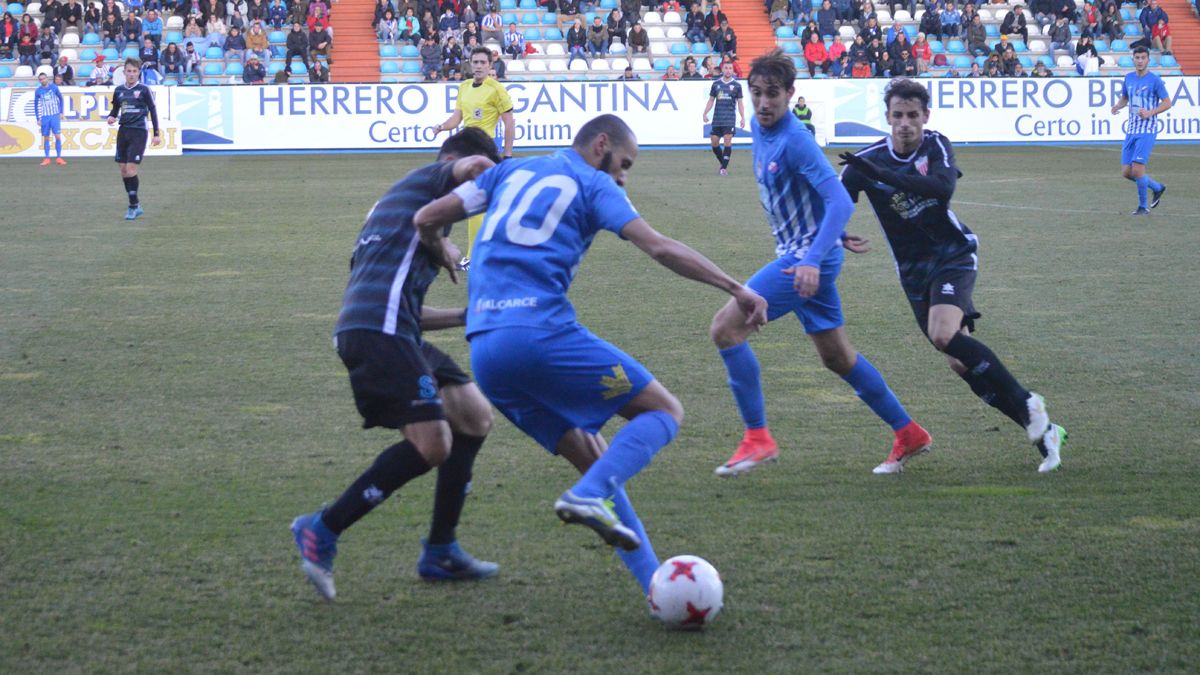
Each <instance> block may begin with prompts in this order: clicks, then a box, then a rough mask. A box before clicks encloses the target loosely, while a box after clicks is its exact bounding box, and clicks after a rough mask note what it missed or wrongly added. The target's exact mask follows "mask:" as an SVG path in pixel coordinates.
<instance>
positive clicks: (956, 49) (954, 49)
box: [946, 40, 967, 54]
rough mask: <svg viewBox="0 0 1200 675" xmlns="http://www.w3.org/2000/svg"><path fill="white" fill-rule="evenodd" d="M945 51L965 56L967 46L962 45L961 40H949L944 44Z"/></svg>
mask: <svg viewBox="0 0 1200 675" xmlns="http://www.w3.org/2000/svg"><path fill="white" fill-rule="evenodd" d="M946 51H947V52H949V53H951V54H966V53H967V46H966V45H965V44H963V41H962V40H951V41H950V42H948V43H946Z"/></svg>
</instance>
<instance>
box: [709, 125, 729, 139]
mask: <svg viewBox="0 0 1200 675" xmlns="http://www.w3.org/2000/svg"><path fill="white" fill-rule="evenodd" d="M711 135H712V136H732V135H733V127H732V126H728V127H719V126H717V125H715V124H714V125H713V127H712V134H711Z"/></svg>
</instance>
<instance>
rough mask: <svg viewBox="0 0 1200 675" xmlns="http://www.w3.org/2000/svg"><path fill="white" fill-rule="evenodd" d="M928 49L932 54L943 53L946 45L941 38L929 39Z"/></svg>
mask: <svg viewBox="0 0 1200 675" xmlns="http://www.w3.org/2000/svg"><path fill="white" fill-rule="evenodd" d="M929 51H930V52H933V53H934V54H945V53H946V45H945V44H944V43H943V42H942V41H941V40H930V41H929Z"/></svg>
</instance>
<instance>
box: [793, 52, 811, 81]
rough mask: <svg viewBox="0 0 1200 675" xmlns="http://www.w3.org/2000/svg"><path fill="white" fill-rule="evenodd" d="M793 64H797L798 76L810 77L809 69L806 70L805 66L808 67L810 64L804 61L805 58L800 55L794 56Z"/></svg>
mask: <svg viewBox="0 0 1200 675" xmlns="http://www.w3.org/2000/svg"><path fill="white" fill-rule="evenodd" d="M792 65H794V66H796V76H797V77H808V71H807V70H805V68H808V64H807V63H805V62H804V59H802V58H800V57H799V56H793V57H792Z"/></svg>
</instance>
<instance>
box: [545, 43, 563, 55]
mask: <svg viewBox="0 0 1200 675" xmlns="http://www.w3.org/2000/svg"><path fill="white" fill-rule="evenodd" d="M566 55H567V46H566V45H564V44H563V43H561V42H551V43H550V44H548V45H546V56H566Z"/></svg>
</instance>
